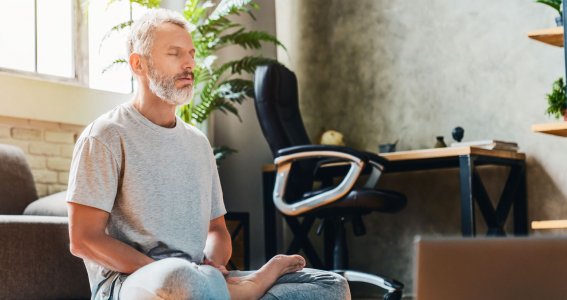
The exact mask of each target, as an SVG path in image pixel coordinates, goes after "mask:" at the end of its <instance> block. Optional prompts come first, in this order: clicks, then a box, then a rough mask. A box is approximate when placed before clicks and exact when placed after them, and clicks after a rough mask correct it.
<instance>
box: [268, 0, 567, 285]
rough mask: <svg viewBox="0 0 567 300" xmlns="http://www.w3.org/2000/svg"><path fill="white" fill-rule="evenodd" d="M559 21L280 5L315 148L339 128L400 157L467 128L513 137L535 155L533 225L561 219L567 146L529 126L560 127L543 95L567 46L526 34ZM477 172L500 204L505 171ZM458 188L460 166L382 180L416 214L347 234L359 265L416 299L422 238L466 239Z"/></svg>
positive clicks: (341, 4)
mask: <svg viewBox="0 0 567 300" xmlns="http://www.w3.org/2000/svg"><path fill="white" fill-rule="evenodd" d="M554 17H555V15H554V12H553V11H552V10H551V9H549V8H547V7H546V6H543V5H540V4H536V3H533V1H514V0H503V1H490V0H479V1H465V0H457V1H443V0H428V1H424V0H419V1H385V0H358V1H341V0H310V1H302V0H286V1H276V20H277V33H278V38H280V39H281V40H282V41H283V43H284V44H285V45H286V46H287V48H288V51H287V53H286V52H284V51H278V58H279V59H280V61H282V62H284V63H285V64H286V65H288V67H290V69H292V70H294V71H295V72H296V74H297V77H298V81H299V94H300V95H299V96H300V105H301V110H302V114H303V117H304V122H305V124H306V127H307V130H308V133H309V134H310V136H311V138H312V140H315V139H317V138H318V136H319V135H320V133H321V132H322V131H323V130H327V129H335V130H338V131H340V132H342V133H344V135H345V137H346V143H347V144H348V145H349V146H352V147H355V148H360V149H365V150H369V151H377V145H378V144H379V143H386V142H393V141H395V140H399V143H398V150H411V149H422V148H431V147H432V146H433V145H434V143H435V136H439V135H441V136H444V137H445V141H446V142H447V143H448V144H449V143H450V142H452V138H451V130H452V129H453V128H454V127H455V126H462V127H464V128H465V138H464V141H467V140H468V141H471V140H480V139H501V140H510V141H516V142H518V144H519V145H520V148H521V151H523V152H525V153H526V154H527V157H528V159H527V165H528V175H527V176H528V207H529V208H528V209H529V216H528V217H529V220H530V221H531V220H542V219H565V218H567V205H566V199H567V197H566V195H567V186H566V185H565V183H566V182H567V177H566V176H567V172H565V171H564V169H565V168H566V167H567V160H566V155H567V154H566V152H565V150H564V149H565V146H566V145H567V140H566V139H563V138H559V137H554V136H548V135H543V134H539V133H533V132H531V129H530V127H531V125H532V124H536V123H547V122H552V121H553V120H552V119H551V118H550V117H547V116H546V115H545V114H544V112H545V109H546V100H545V94H546V93H548V92H549V91H550V90H551V84H552V82H553V81H554V80H556V79H557V78H558V77H560V76H563V75H564V61H563V50H562V49H561V48H556V47H553V46H548V45H545V44H542V43H539V42H536V41H532V40H530V39H528V37H527V36H526V33H527V32H529V31H531V30H535V29H541V28H547V27H553V26H555V24H554V21H553V19H554ZM480 172H481V176H483V178H484V181H485V184H486V185H487V189H488V191H489V193H490V194H491V195H492V197H493V198H496V197H498V196H499V195H500V193H501V185H502V183H503V179H502V178H503V177H505V176H506V174H507V170H506V169H505V168H483V169H482V170H481V171H480ZM458 184H459V178H458V172H457V170H437V171H420V172H413V173H403V174H402V173H400V174H389V175H385V176H383V178H382V180H381V182H380V183H379V186H381V187H384V188H389V189H395V190H399V191H402V192H404V193H405V194H406V195H407V197H408V206H407V208H406V209H405V210H404V211H403V212H402V213H399V214H395V215H385V214H377V213H374V214H371V215H369V216H367V217H366V218H365V221H366V225H367V228H368V234H367V235H366V236H363V237H356V238H354V237H353V236H352V234H351V236H350V237H349V239H350V240H349V245H350V253H351V266H352V267H353V269H358V270H362V271H370V272H378V273H382V274H386V275H388V276H391V277H395V278H397V279H399V280H401V281H403V282H405V283H406V285H407V286H408V290H409V291H410V292H411V285H412V284H413V281H412V274H411V273H412V268H413V262H412V260H413V258H412V257H413V239H414V236H415V235H458V234H459V232H460V225H459V224H460V223H459V222H460V218H459V209H460V206H459V203H458V201H459V197H458V191H459V189H458ZM478 215H479V214H477V216H478ZM479 221H480V220H479ZM480 223H482V222H480ZM479 232H480V234H481V235H482V234H483V228H482V226H481V227H480V228H479ZM531 233H532V234H547V233H542V232H531ZM560 233H561V232H552V234H560ZM369 245H372V246H371V247H369Z"/></svg>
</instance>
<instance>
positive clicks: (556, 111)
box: [546, 77, 567, 121]
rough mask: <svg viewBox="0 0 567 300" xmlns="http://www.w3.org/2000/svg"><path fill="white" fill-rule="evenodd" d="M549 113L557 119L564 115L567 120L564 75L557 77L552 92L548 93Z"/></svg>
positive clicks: (566, 96)
mask: <svg viewBox="0 0 567 300" xmlns="http://www.w3.org/2000/svg"><path fill="white" fill-rule="evenodd" d="M547 105H548V106H547V111H546V112H547V114H548V115H550V116H553V117H555V118H556V119H559V118H561V116H563V120H565V121H567V116H566V115H565V112H566V110H567V95H566V94H565V83H564V82H563V77H561V78H559V79H557V80H556V81H555V82H554V83H553V86H552V90H551V93H549V94H547Z"/></svg>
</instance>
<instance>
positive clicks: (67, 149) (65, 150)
mask: <svg viewBox="0 0 567 300" xmlns="http://www.w3.org/2000/svg"><path fill="white" fill-rule="evenodd" d="M74 149H75V146H66V145H65V146H61V157H65V158H71V157H73V150H74Z"/></svg>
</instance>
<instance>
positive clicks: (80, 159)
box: [67, 136, 120, 213]
mask: <svg viewBox="0 0 567 300" xmlns="http://www.w3.org/2000/svg"><path fill="white" fill-rule="evenodd" d="M119 174H120V165H119V164H118V160H116V158H115V156H114V155H113V153H112V151H111V150H110V149H109V148H108V146H106V145H105V144H104V143H102V142H101V141H99V140H97V139H96V138H94V137H88V136H87V137H83V138H81V139H79V141H77V144H76V146H75V150H74V151H73V159H72V161H71V169H70V171H69V187H68V191H67V202H73V203H78V204H83V205H87V206H91V207H95V208H98V209H102V210H104V211H106V212H109V213H110V212H111V210H112V207H113V205H114V200H115V199H116V192H117V190H118V180H119V179H118V178H119Z"/></svg>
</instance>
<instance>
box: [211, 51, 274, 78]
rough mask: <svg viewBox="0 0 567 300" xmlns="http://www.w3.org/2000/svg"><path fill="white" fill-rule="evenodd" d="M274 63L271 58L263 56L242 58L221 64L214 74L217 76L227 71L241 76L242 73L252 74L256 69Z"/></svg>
mask: <svg viewBox="0 0 567 300" xmlns="http://www.w3.org/2000/svg"><path fill="white" fill-rule="evenodd" d="M276 62H277V60H275V59H273V58H267V57H263V56H244V57H243V58H241V59H239V60H233V61H229V62H227V63H225V64H223V65H222V66H221V67H220V68H218V69H217V70H216V71H215V72H216V73H217V75H219V76H220V75H222V74H223V73H224V72H226V71H227V70H230V72H231V73H232V74H242V72H246V73H249V74H252V73H254V71H255V70H256V67H258V66H261V65H267V64H271V63H276Z"/></svg>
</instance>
